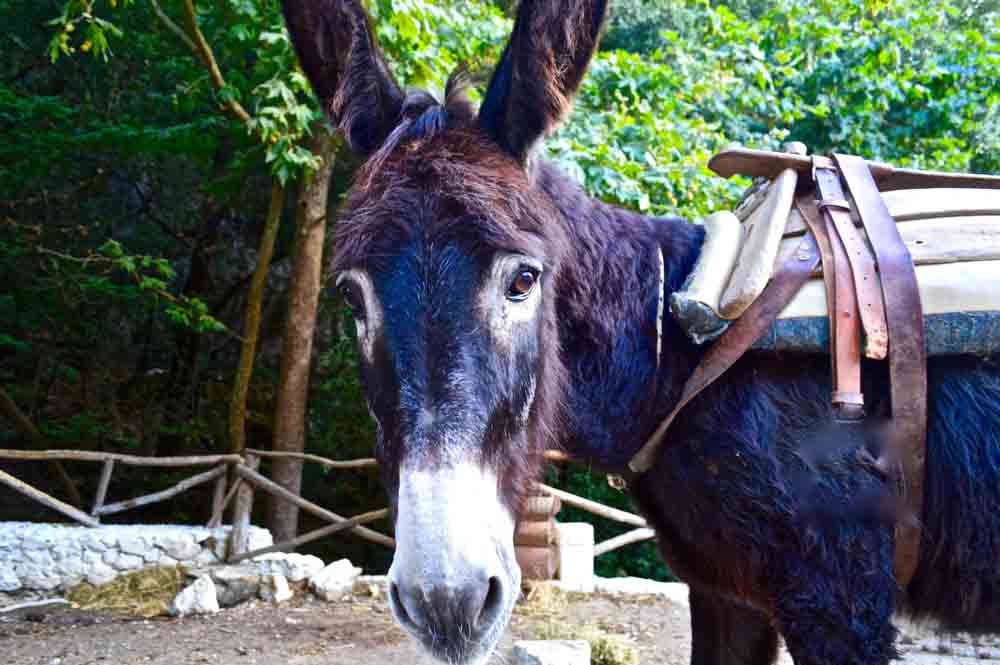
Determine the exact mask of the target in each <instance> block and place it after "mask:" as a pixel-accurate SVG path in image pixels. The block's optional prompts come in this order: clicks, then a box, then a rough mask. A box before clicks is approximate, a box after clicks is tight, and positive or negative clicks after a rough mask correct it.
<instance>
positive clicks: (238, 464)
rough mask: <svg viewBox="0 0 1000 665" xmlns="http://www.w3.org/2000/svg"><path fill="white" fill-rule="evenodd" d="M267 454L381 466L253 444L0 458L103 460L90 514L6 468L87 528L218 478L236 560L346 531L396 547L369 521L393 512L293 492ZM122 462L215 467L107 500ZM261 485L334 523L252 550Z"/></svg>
mask: <svg viewBox="0 0 1000 665" xmlns="http://www.w3.org/2000/svg"><path fill="white" fill-rule="evenodd" d="M262 457H267V458H273V457H300V458H302V459H303V460H306V461H309V462H315V463H318V464H321V465H323V466H324V467H326V468H328V469H364V468H369V467H373V466H377V465H378V463H377V462H376V461H375V460H374V459H370V458H366V459H359V460H347V461H340V462H338V461H334V460H330V459H327V458H325V457H320V456H318V455H307V454H304V453H303V454H298V453H275V452H271V451H264V450H253V449H250V450H247V451H246V452H245V454H243V455H192V456H185V457H141V456H138V455H123V454H119V453H106V452H97V451H89V450H47V451H34V450H8V449H0V459H13V460H24V461H42V460H69V461H80V462H100V463H101V464H102V467H101V475H100V478H99V480H98V482H97V490H96V492H95V495H94V503H93V508H92V509H91V512H90V514H89V515H88V514H87V513H85V512H83V511H82V510H79V509H77V508H74V507H73V506H71V505H69V504H67V503H65V502H63V501H60V500H59V499H57V498H55V497H53V496H51V495H49V494H46V493H45V492H43V491H42V490H40V489H38V488H37V487H33V486H32V485H29V484H28V483H26V482H24V481H22V480H19V479H17V478H15V477H14V476H12V475H10V474H8V473H6V472H4V471H0V484H3V485H6V486H8V487H10V488H12V489H13V490H15V491H17V492H19V493H21V494H23V495H25V496H27V497H28V498H30V499H33V500H34V501H37V502H38V503H40V504H42V505H44V506H46V507H48V508H51V509H53V510H55V511H57V512H59V513H62V514H63V515H65V516H67V517H69V518H70V519H72V520H74V521H75V522H78V523H79V524H82V525H84V526H87V527H98V526H100V525H101V521H100V520H101V517H102V516H106V515H114V514H118V513H122V512H125V511H128V510H132V509H135V508H140V507H142V506H148V505H150V504H153V503H158V502H160V501H166V500H167V499H172V498H174V497H176V496H178V495H180V494H182V493H184V492H187V491H188V490H191V489H192V488H194V487H197V486H199V485H202V484H204V483H207V482H211V481H213V480H214V481H215V488H214V490H213V496H212V510H211V515H210V516H209V518H208V522H207V526H209V527H216V526H219V525H220V524H222V520H223V515H224V513H225V511H226V510H227V509H228V508H229V507H230V506H232V524H233V527H232V530H231V532H230V537H229V543H228V555H227V558H228V559H229V560H230V561H243V560H245V559H248V558H252V557H255V556H259V555H261V554H266V553H269V552H279V551H283V550H288V549H291V548H293V547H296V546H298V545H302V544H304V543H308V542H312V541H314V540H317V539H319V538H324V537H327V536H330V535H333V534H335V533H340V532H349V533H354V534H355V535H357V536H360V537H362V538H364V539H366V540H369V541H371V542H374V543H378V544H380V545H383V546H385V547H390V548H391V547H394V546H395V541H394V540H393V539H392V538H390V537H389V536H386V535H385V534H382V533H379V532H378V531H374V530H372V529H369V528H367V527H365V526H364V525H365V524H368V523H370V522H375V521H378V520H381V519H384V518H385V517H387V516H388V515H389V509H388V508H382V509H380V510H374V511H370V512H367V513H363V514H361V515H356V516H354V517H350V518H348V517H343V516H341V515H338V514H337V513H335V512H333V511H330V510H327V509H326V508H323V507H322V506H319V505H317V504H315V503H313V502H312V501H309V500H307V499H303V498H302V497H300V496H298V495H297V494H294V493H293V492H289V491H288V490H287V489H285V488H284V487H282V486H280V485H278V484H277V483H275V482H273V481H271V480H269V479H267V478H266V477H264V476H263V475H261V474H260V473H258V472H257V467H258V465H259V463H260V459H261V458H262ZM116 464H123V465H126V466H144V467H153V468H178V467H185V466H212V467H214V468H212V469H209V470H208V471H204V472H202V473H198V474H196V475H193V476H190V477H188V478H185V479H184V480H181V481H180V482H178V483H176V484H174V485H172V486H171V487H168V488H167V489H164V490H160V491H158V492H153V493H150V494H145V495H142V496H138V497H134V498H131V499H126V500H124V501H118V502H115V503H106V500H107V495H108V488H109V487H110V485H111V478H112V475H113V474H114V469H115V465H116ZM227 476H229V477H231V478H232V484H231V485H229V482H228V479H227ZM258 489H259V490H262V491H265V492H267V493H269V494H272V495H274V496H276V497H278V498H279V499H281V500H282V501H289V502H291V503H294V504H295V505H297V506H298V507H299V508H301V509H303V510H305V511H307V512H310V513H312V514H313V515H316V516H318V517H320V518H322V519H324V520H326V521H328V522H332V524H330V525H328V526H325V527H322V528H319V529H315V530H313V531H310V532H308V533H304V534H302V535H300V536H297V537H295V538H292V539H290V540H287V541H284V542H281V543H275V544H274V545H271V546H270V547H265V548H259V549H257V550H253V551H250V550H249V544H248V542H249V529H250V514H251V512H252V510H253V500H254V492H255V491H256V490H258Z"/></svg>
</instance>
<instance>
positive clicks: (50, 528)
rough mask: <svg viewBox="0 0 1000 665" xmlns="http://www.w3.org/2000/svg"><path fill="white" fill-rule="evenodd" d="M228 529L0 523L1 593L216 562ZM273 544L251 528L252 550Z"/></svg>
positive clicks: (268, 536)
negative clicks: (155, 568) (140, 570)
mask: <svg viewBox="0 0 1000 665" xmlns="http://www.w3.org/2000/svg"><path fill="white" fill-rule="evenodd" d="M229 529H230V527H218V528H215V529H207V528H204V527H192V526H168V525H128V526H117V525H115V526H101V527H98V528H88V527H84V526H71V525H65V524H42V523H32V522H0V594H5V595H15V596H16V595H19V594H26V595H32V594H37V593H39V592H44V593H47V594H53V595H55V594H57V593H58V592H61V591H64V590H66V589H68V588H70V587H73V586H75V585H77V584H79V583H80V582H90V583H91V584H104V583H106V582H110V581H111V580H113V579H114V578H115V577H117V576H118V575H120V574H122V573H128V572H131V571H134V570H139V569H142V568H148V567H151V566H173V565H176V564H179V563H186V564H194V565H198V566H206V565H211V564H214V563H219V562H221V561H222V558H223V557H224V556H225V550H226V538H227V536H228V534H229ZM272 544H273V540H272V538H271V534H270V532H269V531H267V530H266V529H261V528H258V527H251V532H250V548H251V549H257V548H259V547H267V546H269V545H272Z"/></svg>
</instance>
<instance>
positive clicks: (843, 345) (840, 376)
mask: <svg viewBox="0 0 1000 665" xmlns="http://www.w3.org/2000/svg"><path fill="white" fill-rule="evenodd" d="M798 206H799V213H800V214H801V216H802V218H803V219H804V220H805V222H806V225H807V226H808V228H809V231H810V232H811V233H812V234H813V235H814V236H815V237H816V241H817V244H818V245H819V249H820V256H821V258H822V260H823V283H824V285H825V286H826V302H827V312H828V315H829V319H830V346H831V353H830V366H831V369H832V375H833V394H832V396H831V401H832V402H833V408H834V413H835V414H836V417H837V419H838V420H851V421H855V420H858V419H860V418H861V417H862V416H863V415H864V403H865V401H864V396H863V395H862V394H861V328H860V325H859V323H858V301H857V298H856V296H855V294H854V279H853V278H852V276H851V268H850V265H849V264H848V261H847V255H846V253H845V251H844V246H843V244H842V243H841V240H840V237H839V236H838V235H837V231H836V230H835V229H834V227H833V224H832V222H831V221H830V219H829V215H828V214H827V215H821V214H820V212H819V210H817V209H816V206H815V204H813V203H812V202H811V201H806V200H800V201H799V202H798ZM809 208H811V209H809Z"/></svg>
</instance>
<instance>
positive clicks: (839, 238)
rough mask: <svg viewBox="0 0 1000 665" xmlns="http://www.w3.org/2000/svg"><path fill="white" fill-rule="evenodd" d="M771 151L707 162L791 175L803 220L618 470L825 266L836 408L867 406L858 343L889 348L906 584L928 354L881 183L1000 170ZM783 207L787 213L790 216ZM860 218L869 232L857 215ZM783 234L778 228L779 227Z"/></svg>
mask: <svg viewBox="0 0 1000 665" xmlns="http://www.w3.org/2000/svg"><path fill="white" fill-rule="evenodd" d="M791 150H792V151H791V152H787V153H772V152H764V151H756V150H745V149H736V150H729V151H726V152H723V153H720V154H719V155H716V157H715V158H713V159H712V161H711V162H710V163H709V166H710V168H712V169H713V170H714V171H715V172H716V173H718V174H719V175H722V176H724V177H729V176H731V175H736V174H740V175H747V176H753V177H757V178H767V179H769V180H771V179H775V178H780V177H782V176H783V175H787V174H789V173H790V172H791V174H792V175H794V176H797V178H798V180H797V188H796V191H795V194H794V207H795V209H796V210H797V212H798V214H799V216H800V217H801V218H802V220H803V221H804V222H805V226H806V229H807V232H806V233H805V234H804V235H803V236H802V239H801V241H800V242H799V244H798V246H797V247H796V248H795V249H794V251H792V252H790V253H789V254H786V255H785V256H783V257H782V258H781V259H780V261H779V263H778V265H779V267H778V268H777V269H776V270H775V271H774V273H773V275H771V276H770V279H769V281H767V284H766V287H764V288H763V290H762V291H761V292H760V294H759V295H758V296H756V298H755V299H754V300H752V302H749V303H748V304H747V306H746V307H745V309H744V310H743V311H742V313H741V314H740V316H739V318H737V319H736V320H735V321H733V322H732V324H731V325H729V327H728V329H726V330H725V332H723V333H722V334H721V336H720V337H719V338H718V340H717V341H715V342H714V344H713V345H712V346H711V348H709V350H708V351H707V352H706V354H705V355H704V357H703V358H702V360H701V362H700V363H699V365H698V366H697V367H696V368H695V370H694V372H693V373H692V375H691V376H690V377H689V378H688V380H687V382H686V383H685V385H684V389H683V391H682V393H681V396H680V398H679V399H678V401H677V404H676V405H675V406H674V407H673V409H672V410H671V411H670V412H669V413H668V414H667V416H666V417H665V418H664V419H663V420H662V421H661V423H660V425H659V426H658V427H657V428H656V430H655V431H654V432H653V433H652V435H650V437H649V438H648V439H647V440H646V442H645V443H644V445H643V446H642V448H640V450H639V451H638V452H637V453H636V454H635V456H633V458H632V459H631V460H630V461H629V464H628V470H627V475H626V480H629V479H632V480H634V479H635V478H637V477H638V476H640V475H642V474H644V473H645V472H647V471H648V470H649V469H650V468H652V466H653V464H654V463H655V461H656V459H657V457H658V453H659V451H660V450H661V448H662V446H663V445H665V444H668V442H667V440H666V434H667V430H668V429H669V427H670V424H671V423H672V422H673V421H674V419H675V418H676V417H677V416H678V414H679V413H680V412H681V411H682V410H683V408H684V407H685V406H686V405H687V404H688V403H689V402H690V401H691V400H692V399H694V397H695V396H697V395H698V394H699V393H701V391H702V390H704V389H705V388H707V387H708V386H709V385H711V384H712V383H713V382H714V381H715V380H716V379H718V378H719V377H720V376H722V374H724V373H725V372H726V371H727V370H728V369H729V368H730V367H732V366H733V364H735V363H736V361H737V360H739V358H740V357H742V356H743V354H744V353H746V351H747V350H749V349H750V348H751V347H752V346H753V344H754V343H755V342H756V341H757V340H758V338H760V337H761V335H762V334H763V333H764V332H765V331H766V330H767V329H768V328H769V327H770V326H771V325H772V324H773V323H774V321H775V320H776V319H777V317H778V315H779V313H780V312H781V311H782V309H784V307H785V306H786V305H787V304H788V303H789V302H790V301H791V300H792V298H793V297H794V296H795V294H796V293H797V292H798V291H799V289H800V288H801V287H802V286H803V285H804V284H805V283H806V282H807V281H808V280H809V278H810V276H811V275H812V274H813V272H814V271H815V270H817V269H818V268H820V267H822V272H823V280H824V284H825V289H826V295H827V303H828V308H827V309H828V315H829V323H830V346H831V348H830V357H831V369H832V375H833V393H832V396H831V401H832V404H833V410H834V415H835V418H837V419H838V420H844V421H857V420H860V419H861V418H863V416H864V397H863V395H862V393H861V358H862V355H864V356H866V357H869V358H873V359H879V360H881V359H888V365H889V380H890V399H891V420H890V426H889V429H888V438H887V442H886V443H887V445H886V449H885V452H884V454H883V458H882V459H881V460H880V463H881V465H882V466H883V467H884V468H886V469H887V470H890V471H891V472H892V474H893V478H894V481H895V483H896V489H897V492H898V495H899V499H900V506H901V513H900V515H899V517H898V518H897V524H896V549H895V572H896V580H897V582H898V584H899V585H900V587H902V588H906V586H907V585H908V584H909V582H910V581H911V580H912V579H913V576H914V574H915V573H916V569H917V565H918V563H919V558H920V540H921V531H920V527H919V518H920V516H921V514H922V509H923V496H924V467H925V461H926V443H927V358H926V352H925V346H924V322H923V312H922V306H921V301H920V294H919V291H918V288H917V278H916V271H915V269H914V265H913V261H912V259H911V257H910V253H909V250H908V249H907V247H906V245H905V244H904V242H903V240H902V237H901V236H900V233H899V230H898V228H897V227H896V222H895V220H894V219H893V217H892V216H891V215H890V213H889V210H888V208H887V207H886V204H885V202H884V201H883V199H882V196H881V193H880V186H881V188H882V189H884V190H891V189H902V188H915V189H917V188H929V187H966V188H990V189H992V188H1000V176H988V175H986V176H983V175H966V174H952V173H934V172H923V171H913V170H907V169H896V168H894V167H892V166H889V165H887V164H882V163H878V162H868V161H865V160H864V159H861V158H859V157H854V156H850V155H841V154H834V155H833V157H832V158H827V157H822V156H811V157H809V156H806V155H805V147H804V146H802V145H801V144H797V145H793V146H792V148H791ZM790 219H791V218H790ZM855 221H860V223H861V225H862V227H863V228H864V231H865V233H866V235H867V239H868V240H867V242H866V241H865V239H864V238H863V237H862V236H861V234H860V232H859V231H858V229H857V228H856V227H855ZM778 237H779V238H780V233H779V234H778Z"/></svg>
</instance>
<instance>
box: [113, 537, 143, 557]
mask: <svg viewBox="0 0 1000 665" xmlns="http://www.w3.org/2000/svg"><path fill="white" fill-rule="evenodd" d="M118 549H120V550H121V551H122V552H125V553H126V554H134V555H135V556H138V557H144V556H145V554H146V553H147V552H148V551H149V549H150V546H149V545H147V544H146V541H145V540H144V539H143V538H141V537H140V536H138V535H123V536H122V537H121V538H119V539H118Z"/></svg>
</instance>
